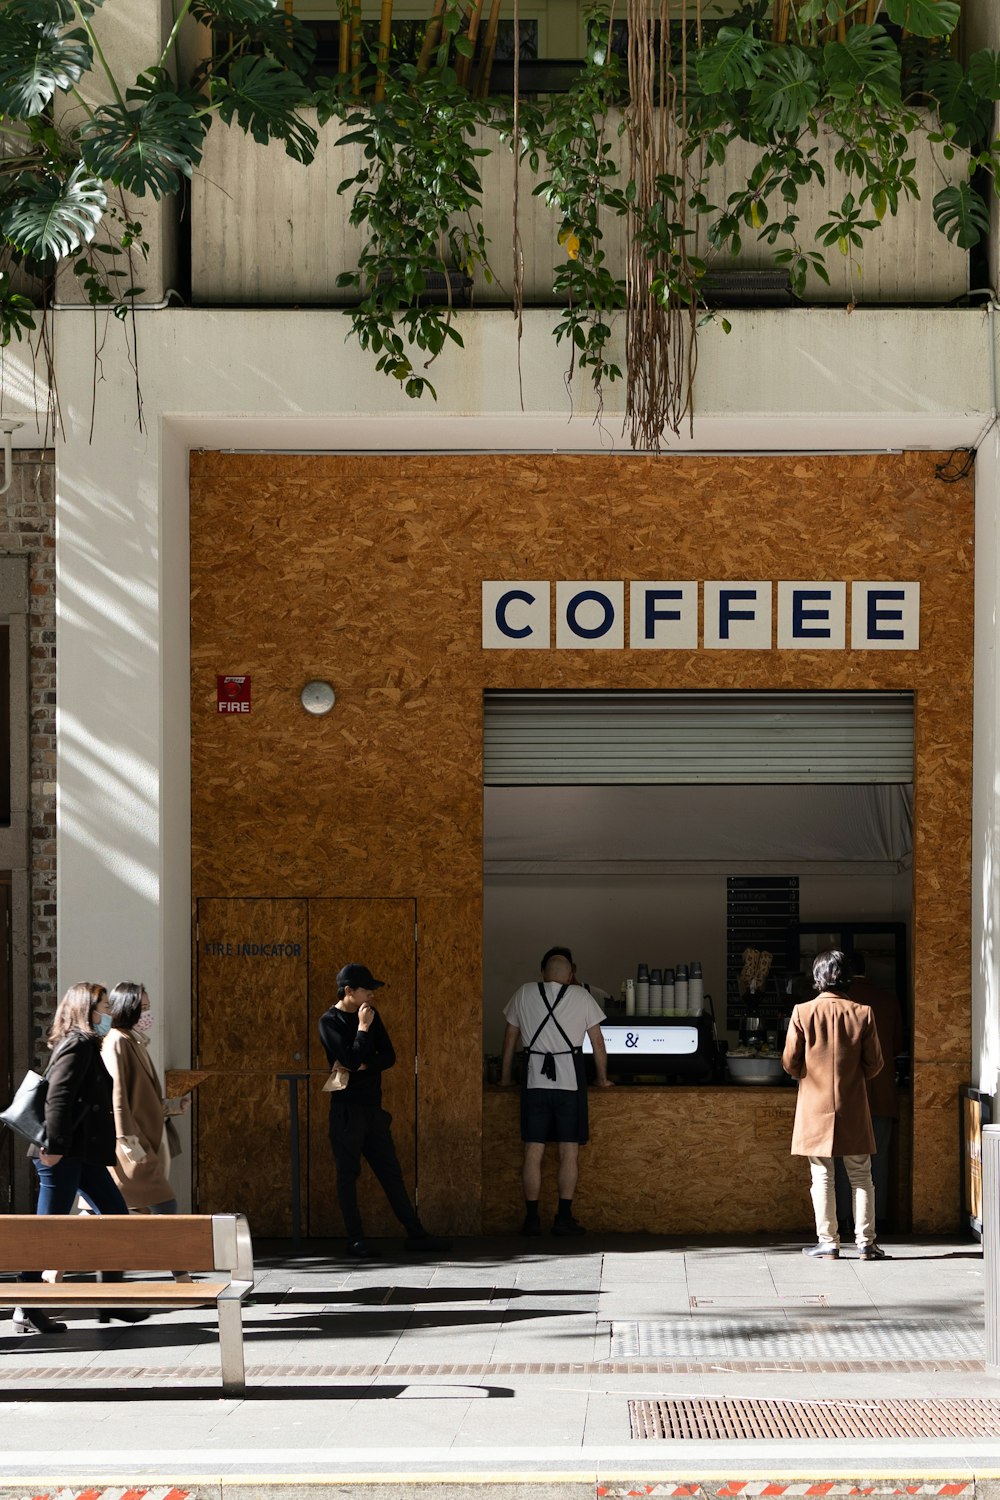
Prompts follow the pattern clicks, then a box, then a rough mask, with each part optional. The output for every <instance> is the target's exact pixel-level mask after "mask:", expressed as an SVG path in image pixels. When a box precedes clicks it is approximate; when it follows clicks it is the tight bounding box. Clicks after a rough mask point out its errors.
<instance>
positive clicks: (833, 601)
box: [483, 579, 920, 651]
mask: <svg viewBox="0 0 1000 1500" xmlns="http://www.w3.org/2000/svg"><path fill="white" fill-rule="evenodd" d="M775 589H776V590H777V612H776V613H777V621H776V624H777V629H776V631H775V623H774V615H775V611H774V591H775ZM847 589H848V586H847V584H846V583H845V582H831V581H830V580H829V579H819V580H816V581H815V582H799V581H781V582H779V583H776V584H775V583H772V582H768V581H766V580H760V579H750V580H745V581H740V580H736V581H734V580H724V581H723V580H708V581H706V582H703V583H702V585H701V610H700V615H699V605H698V593H699V586H698V583H697V582H696V581H692V580H685V581H681V582H671V581H657V582H650V581H647V580H643V581H641V582H631V583H630V584H629V585H628V607H627V610H626V594H625V584H624V583H622V582H619V581H609V580H601V581H598V582H590V581H586V580H583V581H577V582H562V581H560V582H557V583H556V585H555V649H556V650H557V651H567V650H575V651H587V650H591V651H592V650H602V651H621V650H623V649H624V648H625V647H626V644H627V646H628V649H629V650H632V651H696V650H697V649H698V646H699V641H700V643H701V646H702V648H703V649H704V650H706V651H770V650H771V649H772V648H773V647H774V645H775V634H777V647H778V650H779V651H844V650H846V649H847V645H848V631H849V632H850V649H851V650H852V651H916V650H918V649H919V646H920V584H919V583H913V582H908V583H899V582H895V581H892V580H890V581H886V582H869V581H866V582H853V583H851V585H850V610H849V611H848V599H847ZM699 625H700V632H699ZM552 647H553V641H552V584H551V583H550V582H548V581H547V580H538V579H530V580H526V581H517V582H507V581H496V580H489V581H484V583H483V649H484V650H487V651H493V650H506V651H510V650H516V651H549V650H551V649H552Z"/></svg>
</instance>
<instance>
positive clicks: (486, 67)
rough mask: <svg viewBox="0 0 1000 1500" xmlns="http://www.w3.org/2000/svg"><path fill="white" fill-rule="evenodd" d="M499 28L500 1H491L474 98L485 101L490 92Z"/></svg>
mask: <svg viewBox="0 0 1000 1500" xmlns="http://www.w3.org/2000/svg"><path fill="white" fill-rule="evenodd" d="M499 26H500V0H491V4H490V14H489V19H488V21H487V22H486V35H485V37H484V39H483V51H482V56H481V57H480V59H479V77H478V78H477V79H476V96H477V98H479V99H485V98H486V95H487V94H488V93H489V91H490V75H491V73H492V72H493V54H494V53H495V52H496V50H497V30H498V29H499Z"/></svg>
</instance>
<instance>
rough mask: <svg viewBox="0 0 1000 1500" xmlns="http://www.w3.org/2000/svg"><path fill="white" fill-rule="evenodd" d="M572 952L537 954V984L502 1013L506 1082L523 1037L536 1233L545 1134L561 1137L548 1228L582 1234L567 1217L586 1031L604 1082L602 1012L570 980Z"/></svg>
mask: <svg viewBox="0 0 1000 1500" xmlns="http://www.w3.org/2000/svg"><path fill="white" fill-rule="evenodd" d="M573 973H574V970H573V959H572V955H571V954H570V953H569V951H568V950H567V949H565V948H560V949H551V948H550V949H549V951H548V953H547V954H546V955H545V957H544V958H543V960H542V980H541V983H535V984H522V986H521V988H520V989H519V990H518V991H517V993H516V994H515V995H514V996H513V997H512V998H511V1000H510V1002H509V1003H508V1005H507V1007H506V1009H505V1010H504V1017H505V1018H506V1021H507V1029H506V1031H505V1032H504V1038H503V1058H502V1062H501V1068H500V1082H501V1083H502V1084H504V1085H509V1084H510V1082H511V1069H512V1066H513V1062H514V1052H515V1050H516V1048H517V1043H518V1038H519V1037H520V1038H521V1039H522V1040H523V1043H524V1050H525V1053H526V1059H525V1060H526V1076H525V1080H524V1088H523V1090H522V1092H521V1139H522V1140H523V1141H524V1165H523V1167H522V1169H521V1181H522V1183H523V1186H524V1206H525V1216H524V1225H523V1227H522V1231H521V1232H522V1233H523V1234H532V1235H533V1234H541V1232H542V1225H541V1221H540V1219H539V1217H538V1198H539V1194H540V1192H541V1187H542V1158H543V1157H544V1155H545V1145H546V1142H547V1141H558V1143H559V1178H558V1181H559V1209H558V1212H557V1213H556V1218H555V1223H554V1224H553V1226H552V1233H553V1234H560V1235H566V1234H584V1233H585V1232H586V1231H585V1230H584V1227H583V1225H582V1224H580V1223H579V1222H578V1221H577V1220H576V1219H574V1217H573V1194H574V1192H575V1191H576V1179H577V1174H578V1171H579V1156H580V1147H581V1146H582V1145H584V1144H585V1143H586V1141H587V1138H588V1125H587V1079H586V1074H585V1073H584V1068H583V1056H582V1052H581V1049H582V1047H583V1039H584V1037H585V1036H589V1037H590V1042H591V1046H592V1047H593V1049H594V1066H595V1069H596V1072H597V1082H598V1084H599V1085H600V1087H601V1088H610V1087H611V1085H610V1083H609V1081H608V1055H607V1052H606V1050H605V1046H604V1036H603V1034H602V1032H601V1022H602V1021H603V1020H604V1012H603V1011H602V1010H601V1007H600V1006H599V1005H598V1003H597V1001H596V1000H595V999H594V998H593V996H592V995H590V994H588V993H587V991H586V990H585V989H584V988H583V986H582V985H579V984H574V983H573Z"/></svg>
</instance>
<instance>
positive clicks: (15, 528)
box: [0, 449, 57, 1048]
mask: <svg viewBox="0 0 1000 1500" xmlns="http://www.w3.org/2000/svg"><path fill="white" fill-rule="evenodd" d="M0 553H7V554H13V555H20V556H22V557H27V558H28V559H29V562H30V568H29V576H30V588H31V619H30V622H29V634H30V642H31V687H30V693H31V701H30V725H31V929H32V930H31V990H32V997H31V1008H32V1018H31V1019H32V1033H33V1036H34V1039H35V1043H36V1048H37V1046H38V1044H39V1042H40V1040H41V1037H42V1035H43V1034H44V1032H45V1030H46V1029H47V1027H48V1023H49V1021H50V1019H51V1017H52V1012H53V1010H54V1009H55V1003H56V998H57V996H56V982H57V976H56V565H55V455H54V454H53V452H52V451H51V449H45V450H37V451H36V450H29V449H19V450H16V451H15V454H14V475H13V482H12V484H11V487H10V489H9V490H8V491H7V493H6V495H4V496H2V497H0ZM17 1003H18V997H15V1005H16V1004H17Z"/></svg>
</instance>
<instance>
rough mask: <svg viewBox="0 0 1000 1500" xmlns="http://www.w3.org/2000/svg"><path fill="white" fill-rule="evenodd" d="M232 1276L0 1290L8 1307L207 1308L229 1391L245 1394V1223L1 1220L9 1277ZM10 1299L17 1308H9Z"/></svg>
mask: <svg viewBox="0 0 1000 1500" xmlns="http://www.w3.org/2000/svg"><path fill="white" fill-rule="evenodd" d="M166 1266H173V1267H183V1268H184V1269H185V1270H187V1271H193V1272H216V1273H218V1272H219V1271H228V1273H229V1278H228V1280H226V1281H220V1280H217V1279H213V1280H207V1281H195V1282H192V1283H190V1284H186V1283H182V1282H175V1281H173V1280H170V1281H139V1280H129V1281H102V1282H97V1281H59V1282H56V1283H55V1285H50V1284H49V1283H47V1282H34V1281H19V1282H4V1283H0V1307H2V1306H3V1305H4V1304H5V1303H7V1305H9V1306H14V1305H16V1306H18V1307H24V1308H41V1309H43V1310H44V1311H45V1312H53V1311H55V1310H56V1309H58V1308H83V1309H84V1310H85V1311H86V1310H89V1311H93V1312H96V1311H97V1310H98V1309H99V1308H104V1307H135V1308H139V1307H141V1308H150V1309H153V1310H155V1311H159V1312H163V1311H164V1310H167V1309H170V1308H175V1307H205V1306H209V1305H211V1304H213V1303H214V1305H215V1307H216V1309H217V1311H218V1316H219V1352H220V1355H221V1360H222V1389H223V1391H225V1392H226V1394H227V1395H234V1396H236V1395H243V1393H244V1392H245V1390H246V1371H245V1368H244V1362H243V1298H244V1297H245V1296H246V1295H247V1293H248V1292H250V1291H252V1290H253V1248H252V1246H251V1243H250V1228H249V1225H248V1224H247V1221H246V1219H245V1218H244V1216H243V1214H169V1215H168V1214H129V1215H128V1216H127V1217H126V1216H125V1215H124V1214H121V1215H119V1214H107V1215H91V1214H48V1215H42V1216H37V1215H34V1214H10V1215H6V1214H5V1215H4V1216H3V1218H0V1271H7V1272H11V1271H13V1272H20V1271H43V1270H53V1271H65V1272H67V1273H70V1274H72V1273H73V1272H77V1271H91V1272H96V1271H155V1270H162V1269H163V1268H164V1267H166ZM8 1298H9V1302H7V1299H8Z"/></svg>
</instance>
